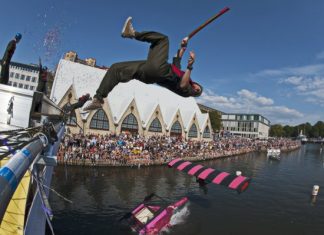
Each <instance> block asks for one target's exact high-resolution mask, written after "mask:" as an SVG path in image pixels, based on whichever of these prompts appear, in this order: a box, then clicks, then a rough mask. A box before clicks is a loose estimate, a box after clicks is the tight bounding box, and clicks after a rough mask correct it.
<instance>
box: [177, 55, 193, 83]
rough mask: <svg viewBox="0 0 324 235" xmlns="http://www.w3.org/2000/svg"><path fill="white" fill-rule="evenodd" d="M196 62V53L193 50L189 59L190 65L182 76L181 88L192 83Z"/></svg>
mask: <svg viewBox="0 0 324 235" xmlns="http://www.w3.org/2000/svg"><path fill="white" fill-rule="evenodd" d="M194 62H195V53H194V52H193V51H190V57H189V60H188V66H187V69H186V71H185V73H184V75H183V76H182V79H181V82H180V87H181V88H186V87H188V86H189V85H190V83H189V82H190V75H191V70H192V65H193V63H194Z"/></svg>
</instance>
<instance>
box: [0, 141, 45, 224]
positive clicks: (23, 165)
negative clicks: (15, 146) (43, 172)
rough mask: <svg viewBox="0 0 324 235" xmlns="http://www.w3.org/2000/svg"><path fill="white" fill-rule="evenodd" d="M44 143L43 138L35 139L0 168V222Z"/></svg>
mask: <svg viewBox="0 0 324 235" xmlns="http://www.w3.org/2000/svg"><path fill="white" fill-rule="evenodd" d="M45 142H46V141H45V137H44V138H41V137H40V138H39V139H36V140H35V141H33V142H31V143H30V144H28V145H27V146H26V147H24V148H23V149H22V150H21V151H20V152H18V153H16V154H15V155H14V156H13V157H12V158H11V159H10V160H9V161H8V163H7V164H6V165H5V166H3V167H2V168H0V222H1V221H2V219H3V216H4V213H5V211H6V209H7V207H8V204H9V202H10V200H11V198H12V196H13V194H14V192H15V190H16V188H17V186H18V184H19V182H20V180H21V179H22V177H23V176H24V174H25V173H26V171H27V170H28V168H29V167H30V165H31V164H32V163H33V161H34V160H35V158H36V156H37V155H38V154H39V153H40V152H41V151H42V150H43V149H44V148H45V147H46V145H47V143H45Z"/></svg>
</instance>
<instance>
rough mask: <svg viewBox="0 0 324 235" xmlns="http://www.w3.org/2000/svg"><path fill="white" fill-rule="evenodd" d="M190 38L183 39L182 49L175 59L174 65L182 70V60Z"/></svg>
mask: <svg viewBox="0 0 324 235" xmlns="http://www.w3.org/2000/svg"><path fill="white" fill-rule="evenodd" d="M187 44H188V37H185V38H184V39H182V41H181V44H180V49H178V51H177V54H176V55H175V56H174V57H173V64H174V65H175V66H176V67H178V68H179V69H181V58H182V56H183V54H184V53H185V51H186V49H187Z"/></svg>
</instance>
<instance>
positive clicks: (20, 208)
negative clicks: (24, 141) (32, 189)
mask: <svg viewBox="0 0 324 235" xmlns="http://www.w3.org/2000/svg"><path fill="white" fill-rule="evenodd" d="M7 161H8V158H5V159H3V160H1V161H0V167H2V166H4V165H5V164H6V162H7ZM30 179H31V177H30V173H29V171H27V172H26V174H25V175H24V177H23V178H22V179H21V181H20V183H19V185H18V187H17V189H16V191H15V193H14V195H13V197H12V199H11V201H10V203H9V205H8V208H7V210H6V213H5V214H4V217H3V220H2V222H1V224H0V234H5V235H23V234H24V226H25V211H26V202H27V196H28V191H29V186H30Z"/></svg>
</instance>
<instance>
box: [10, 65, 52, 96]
mask: <svg viewBox="0 0 324 235" xmlns="http://www.w3.org/2000/svg"><path fill="white" fill-rule="evenodd" d="M38 75H39V65H36V64H23V63H18V62H10V66H9V81H8V85H9V86H13V87H18V88H22V89H26V90H31V91H35V90H36V88H37V85H38ZM52 83H53V75H52V74H51V73H49V75H48V84H47V85H48V89H47V93H48V94H50V92H51V91H50V90H51V87H52V86H51V84H52Z"/></svg>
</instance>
